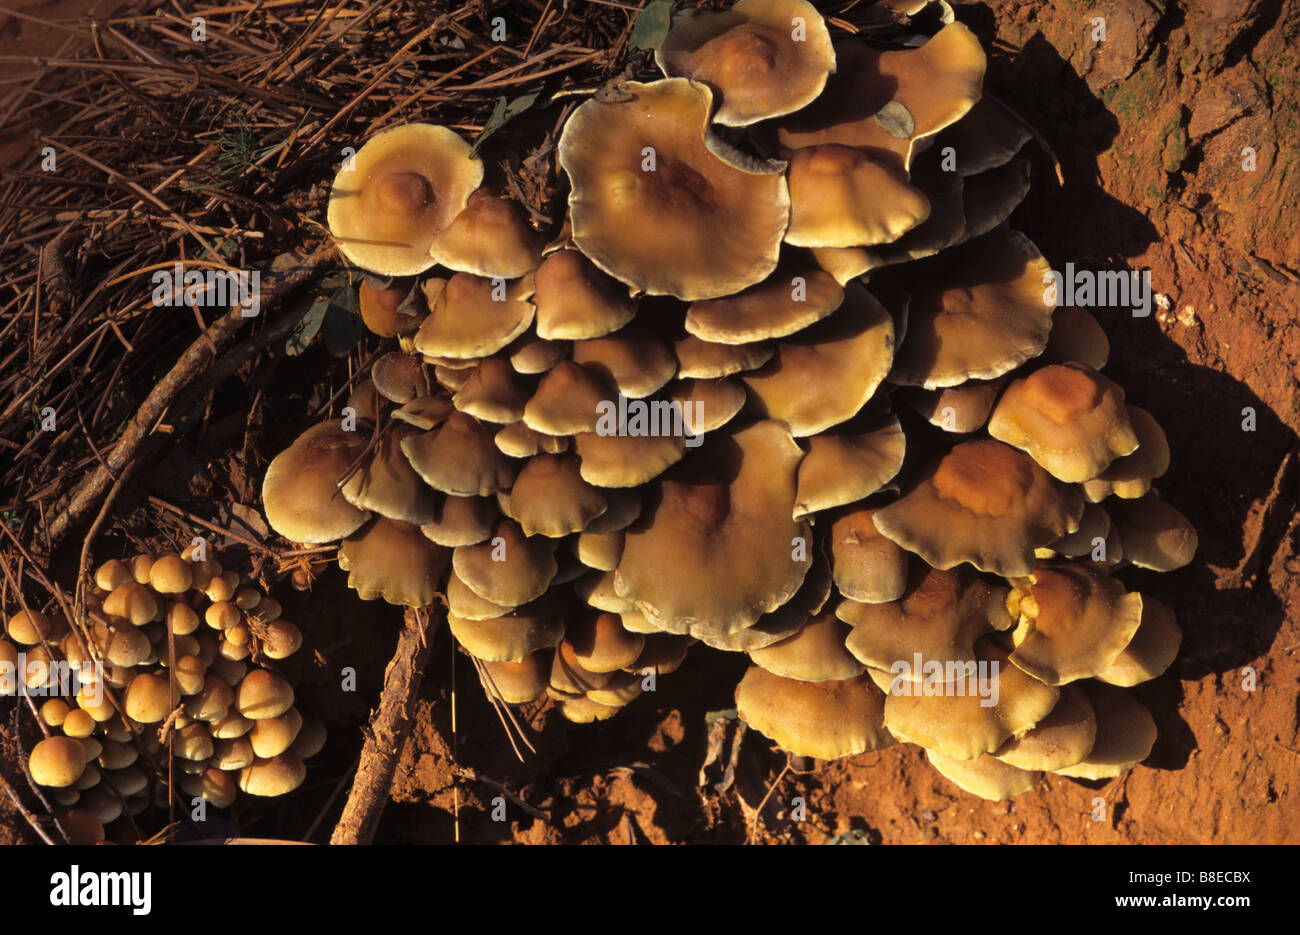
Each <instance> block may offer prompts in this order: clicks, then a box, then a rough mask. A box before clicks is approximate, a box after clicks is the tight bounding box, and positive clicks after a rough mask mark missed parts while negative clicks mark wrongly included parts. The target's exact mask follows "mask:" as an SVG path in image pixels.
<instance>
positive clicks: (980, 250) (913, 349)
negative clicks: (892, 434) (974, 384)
mask: <svg viewBox="0 0 1300 935" xmlns="http://www.w3.org/2000/svg"><path fill="white" fill-rule="evenodd" d="M1048 271H1049V269H1048V263H1047V260H1045V259H1044V258H1043V256H1042V254H1041V253H1039V252H1038V248H1037V247H1035V246H1034V245H1033V244H1032V243H1031V242H1030V241H1029V240H1028V238H1026V237H1024V236H1023V235H1021V234H1017V233H1012V232H994V233H992V234H987V235H985V236H984V237H980V238H977V239H975V240H972V241H970V242H969V243H966V244H962V245H961V246H960V247H955V248H953V249H951V250H948V251H945V252H944V254H943V256H942V257H936V258H935V259H933V260H928V261H924V262H921V263H915V264H907V265H905V266H902V267H899V272H898V273H897V274H895V275H896V276H897V278H898V279H899V280H900V281H901V282H902V283H903V285H904V287H905V288H907V289H908V290H909V291H910V292H911V302H910V304H909V306H908V318H907V339H906V340H905V341H903V342H902V343H901V345H900V346H899V349H898V353H897V355H896V356H895V358H894V365H893V369H892V370H891V371H890V373H889V380H890V382H891V383H899V384H903V385H905V386H923V387H925V388H927V389H935V388H938V387H944V386H955V385H957V384H960V383H965V382H966V381H967V380H971V379H978V380H991V379H993V378H995V377H1000V376H1002V374H1004V373H1007V372H1009V371H1011V370H1014V369H1015V368H1016V367H1018V366H1020V365H1021V364H1022V363H1024V362H1025V361H1026V360H1029V359H1030V358H1031V357H1034V356H1036V355H1038V354H1040V353H1042V350H1043V347H1044V346H1045V345H1046V343H1047V336H1048V332H1049V331H1050V329H1051V324H1052V308H1053V305H1052V304H1051V303H1049V302H1047V301H1046V299H1045V298H1044V287H1043V276H1044V274H1045V273H1047V272H1048ZM890 272H891V273H892V271H890ZM891 281H892V280H891ZM873 282H874V277H873Z"/></svg>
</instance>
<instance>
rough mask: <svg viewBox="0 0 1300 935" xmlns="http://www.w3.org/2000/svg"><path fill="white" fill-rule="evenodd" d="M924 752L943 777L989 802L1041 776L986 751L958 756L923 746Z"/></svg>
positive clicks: (1002, 798) (1023, 788)
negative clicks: (961, 758) (971, 757)
mask: <svg viewBox="0 0 1300 935" xmlns="http://www.w3.org/2000/svg"><path fill="white" fill-rule="evenodd" d="M925 756H926V759H928V760H929V761H930V765H931V766H933V767H934V769H935V772H937V773H938V774H939V775H940V776H942V777H943V778H944V779H947V780H948V781H949V782H951V783H952V784H953V785H955V786H957V787H959V788H961V789H964V790H965V791H966V792H969V793H970V794H971V795H977V796H979V797H980V798H981V799H987V800H988V801H990V802H1003V801H1005V800H1007V799H1010V798H1012V797H1014V796H1017V795H1020V794H1021V793H1024V792H1028V791H1029V790H1030V789H1032V788H1034V786H1036V785H1038V783H1039V782H1040V781H1041V780H1042V778H1043V774H1042V773H1041V772H1039V771H1038V770H1026V769H1020V768H1019V767H1016V766H1012V765H1011V764H1009V763H1005V762H1003V761H1002V760H998V759H995V758H993V757H991V756H988V755H987V754H985V755H983V756H978V757H975V758H974V759H972V760H958V759H954V758H952V757H950V756H944V755H943V754H942V753H938V752H936V751H934V750H926V751H925Z"/></svg>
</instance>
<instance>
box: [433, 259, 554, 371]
mask: <svg viewBox="0 0 1300 935" xmlns="http://www.w3.org/2000/svg"><path fill="white" fill-rule="evenodd" d="M532 294H533V278H532V277H531V276H525V277H524V278H523V279H515V280H512V281H511V282H508V283H507V282H504V281H502V280H500V279H488V278H486V277H483V276H475V275H473V274H472V273H457V274H456V275H454V276H452V277H451V279H449V280H447V285H446V286H445V287H444V288H443V289H442V291H441V292H440V293H439V294H438V297H437V299H436V300H435V301H433V302H431V303H430V304H429V316H428V317H427V318H426V319H424V322H423V323H422V324H421V325H420V330H419V331H417V332H416V333H415V349H416V350H417V351H419V352H420V353H421V354H425V355H430V356H434V357H445V358H453V359H459V360H472V359H474V358H479V357H486V356H488V355H489V354H495V353H496V352H497V351H499V350H501V349H502V348H503V347H505V346H506V345H507V344H509V343H510V342H511V341H513V340H514V339H515V338H517V337H519V336H520V335H521V334H523V333H524V332H525V331H527V330H528V326H529V325H531V324H532V323H533V303H532V302H530V301H528V300H529V298H530V297H531V296H532Z"/></svg>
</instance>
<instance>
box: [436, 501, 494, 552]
mask: <svg viewBox="0 0 1300 935" xmlns="http://www.w3.org/2000/svg"><path fill="white" fill-rule="evenodd" d="M499 515H500V513H499V512H498V511H497V507H496V504H495V503H494V502H493V501H492V500H491V499H490V498H488V497H453V496H445V497H442V498H440V499H439V500H438V502H437V503H436V504H435V505H434V517H433V519H432V520H430V521H429V522H427V523H425V524H424V525H422V526H421V527H420V532H422V533H424V535H425V536H427V537H428V538H429V539H431V540H432V541H434V542H436V543H438V545H445V546H447V547H448V548H455V547H456V546H458V545H478V544H479V543H480V542H482V541H483V540H484V539H486V538H487V537H488V536H490V535H492V525H493V523H495V522H496V519H497V517H498V516H499Z"/></svg>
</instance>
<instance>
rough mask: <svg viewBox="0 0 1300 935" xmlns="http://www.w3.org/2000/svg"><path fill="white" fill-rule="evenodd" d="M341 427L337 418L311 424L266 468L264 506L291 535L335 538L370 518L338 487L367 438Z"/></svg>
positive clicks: (322, 539)
mask: <svg viewBox="0 0 1300 935" xmlns="http://www.w3.org/2000/svg"><path fill="white" fill-rule="evenodd" d="M342 426H343V423H342V421H341V420H339V419H332V420H330V421H329V422H322V423H321V424H320V425H316V426H313V427H312V428H309V429H308V430H307V431H306V432H304V433H303V434H302V435H300V436H298V438H297V440H296V441H295V442H294V443H293V444H292V445H290V446H289V447H288V448H286V449H285V450H284V451H282V452H280V453H279V454H278V455H276V456H275V457H274V458H273V459H272V460H271V463H270V465H269V466H268V467H267V469H266V477H265V478H263V480H262V507H263V509H264V510H265V512H266V521H267V522H268V523H270V524H271V528H272V529H274V530H275V531H276V532H278V533H279V534H280V535H282V536H284V537H285V538H286V539H290V540H292V541H294V542H306V543H320V542H332V541H334V540H336V539H341V538H343V537H344V536H347V535H351V534H352V533H354V532H356V531H357V529H359V528H360V527H361V524H362V523H364V522H365V521H366V520H367V519H368V518H369V517H370V514H369V513H367V512H366V511H365V510H361V509H358V508H357V507H355V506H353V505H352V504H351V503H349V502H348V501H347V498H345V497H344V496H343V493H342V491H340V490H339V482H340V481H342V480H343V478H344V476H345V474H346V473H347V472H348V470H349V469H351V468H352V467H353V466H354V465H355V464H356V462H357V460H358V459H359V458H360V457H361V454H362V452H364V451H365V449H366V444H367V439H366V438H365V437H363V436H361V435H359V434H358V433H357V432H347V431H344V430H343V427H342Z"/></svg>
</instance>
